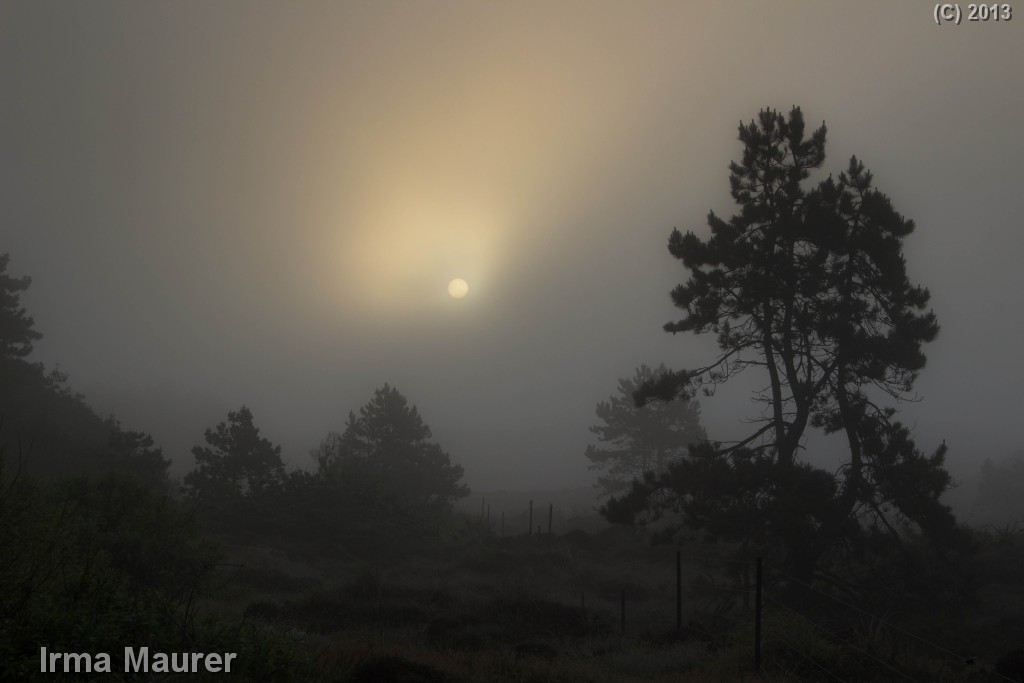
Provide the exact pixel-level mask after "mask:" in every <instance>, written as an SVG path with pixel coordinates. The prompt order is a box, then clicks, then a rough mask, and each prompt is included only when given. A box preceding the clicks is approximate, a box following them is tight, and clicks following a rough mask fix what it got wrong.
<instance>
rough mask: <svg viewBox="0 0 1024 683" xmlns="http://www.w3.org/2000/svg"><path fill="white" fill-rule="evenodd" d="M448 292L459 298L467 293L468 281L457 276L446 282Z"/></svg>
mask: <svg viewBox="0 0 1024 683" xmlns="http://www.w3.org/2000/svg"><path fill="white" fill-rule="evenodd" d="M448 293H449V294H451V295H452V298H455V299H461V298H462V297H464V296H466V295H467V294H469V283H468V282H466V281H465V280H463V279H462V278H461V277H457V278H455V279H454V280H452V281H451V282H449V283H448Z"/></svg>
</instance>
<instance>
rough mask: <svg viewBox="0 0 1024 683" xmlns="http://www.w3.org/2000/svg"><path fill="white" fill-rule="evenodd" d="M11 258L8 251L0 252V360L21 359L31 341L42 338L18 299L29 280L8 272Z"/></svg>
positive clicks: (29, 350) (25, 354) (29, 351)
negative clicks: (12, 275) (13, 275)
mask: <svg viewBox="0 0 1024 683" xmlns="http://www.w3.org/2000/svg"><path fill="white" fill-rule="evenodd" d="M10 259H11V257H10V254H0V359H8V358H24V357H25V356H27V355H28V354H30V353H32V342H34V341H36V340H38V339H41V338H42V335H41V334H39V333H38V332H36V330H35V329H34V327H33V326H34V325H35V322H34V321H33V320H32V318H31V317H30V316H29V315H28V313H26V312H25V309H24V308H22V307H21V304H20V301H19V299H20V297H21V293H22V292H24V291H25V290H26V289H28V286H29V285H30V284H32V279H31V278H29V277H20V278H17V277H11V276H10V275H8V274H7V263H8V262H9V261H10Z"/></svg>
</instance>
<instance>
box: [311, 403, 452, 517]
mask: <svg viewBox="0 0 1024 683" xmlns="http://www.w3.org/2000/svg"><path fill="white" fill-rule="evenodd" d="M431 436H432V435H431V432H430V428H429V427H428V426H427V425H426V424H425V423H424V422H423V419H422V418H421V417H420V414H419V411H418V410H417V409H416V406H410V405H409V402H408V400H407V399H406V397H405V396H403V395H402V394H401V392H399V391H398V390H397V389H395V388H393V387H391V386H390V385H388V384H385V385H384V386H383V387H382V388H380V389H377V390H376V391H375V392H374V395H373V399H372V400H371V401H370V402H369V403H367V404H366V405H365V406H363V407H362V408H360V409H359V414H358V415H356V414H355V413H349V416H348V422H347V424H346V425H345V431H344V432H343V433H342V434H341V435H340V436H339V435H337V434H335V433H332V434H329V435H328V436H327V438H326V439H325V440H324V442H323V443H322V444H321V446H320V449H319V452H318V454H317V460H318V464H319V474H320V476H321V477H324V478H326V479H333V480H335V481H340V482H343V483H347V484H349V485H351V484H352V483H353V482H360V486H361V487H362V488H363V489H364V490H365V491H372V492H373V495H374V496H375V497H376V498H377V499H378V501H386V502H387V503H388V504H389V505H394V506H396V507H400V508H409V507H422V506H428V507H432V508H436V509H446V508H449V507H450V506H451V504H452V503H453V502H454V501H455V500H457V499H459V498H461V497H463V496H466V495H468V494H469V489H468V488H467V487H466V485H465V484H463V483H462V481H461V480H462V476H463V469H462V466H461V465H453V464H452V462H451V458H450V457H449V455H448V453H446V452H445V451H444V450H442V448H441V447H440V446H439V445H438V444H436V443H434V442H433V441H431V440H430V439H431Z"/></svg>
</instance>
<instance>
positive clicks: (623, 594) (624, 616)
mask: <svg viewBox="0 0 1024 683" xmlns="http://www.w3.org/2000/svg"><path fill="white" fill-rule="evenodd" d="M622 632H623V633H625V632H626V589H625V588H623V589H622Z"/></svg>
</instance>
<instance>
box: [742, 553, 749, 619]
mask: <svg viewBox="0 0 1024 683" xmlns="http://www.w3.org/2000/svg"><path fill="white" fill-rule="evenodd" d="M743 609H744V610H748V609H750V565H749V564H747V563H746V562H744V563H743Z"/></svg>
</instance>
